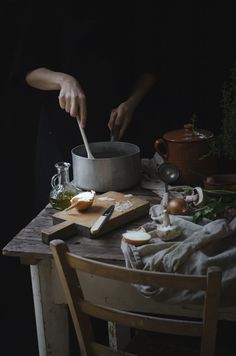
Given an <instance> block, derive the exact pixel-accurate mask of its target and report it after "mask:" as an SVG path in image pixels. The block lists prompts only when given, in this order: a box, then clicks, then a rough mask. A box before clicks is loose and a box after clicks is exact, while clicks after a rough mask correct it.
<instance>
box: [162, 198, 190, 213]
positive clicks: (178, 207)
mask: <svg viewBox="0 0 236 356" xmlns="http://www.w3.org/2000/svg"><path fill="white" fill-rule="evenodd" d="M166 209H167V212H168V213H169V214H173V215H178V214H186V213H187V211H188V205H187V203H186V201H185V200H184V199H183V198H174V199H172V200H170V201H169V203H168V204H167V206H166Z"/></svg>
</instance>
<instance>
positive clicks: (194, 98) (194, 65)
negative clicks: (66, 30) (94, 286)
mask: <svg viewBox="0 0 236 356" xmlns="http://www.w3.org/2000/svg"><path fill="white" fill-rule="evenodd" d="M183 3H184V1H183ZM187 3H188V6H189V3H190V2H189V1H188V2H186V4H187ZM196 3H197V4H196ZM217 3H218V4H215V3H214V1H208V2H207V4H201V2H195V4H194V7H193V8H192V12H191V13H192V15H191V17H190V18H188V19H186V20H188V21H186V22H185V23H183V22H180V21H179V22H178V18H175V20H174V21H173V22H172V26H173V28H172V30H173V29H174V31H175V29H176V28H177V27H178V28H179V31H182V34H184V36H186V45H188V46H189V47H183V48H178V46H177V44H176V52H175V53H173V55H175V56H176V60H175V61H172V65H171V67H170V68H169V70H168V75H167V76H166V78H167V79H168V81H167V83H166V84H165V85H164V88H165V90H166V91H167V96H166V98H168V97H169V100H168V99H165V100H166V101H164V102H162V107H165V105H166V106H170V105H171V103H172V101H171V100H173V103H174V104H173V105H176V102H178V96H176V95H175V94H176V93H177V91H178V94H180V91H181V83H182V81H184V80H186V77H187V79H188V80H187V81H186V83H188V86H187V88H186V85H185V88H184V89H183V93H182V94H183V95H182V96H181V100H180V101H179V111H178V112H179V113H181V112H183V113H184V112H188V113H189V115H190V114H191V113H196V114H197V117H198V121H197V126H199V127H202V128H207V129H211V130H212V131H213V132H215V133H216V132H217V130H218V129H219V127H220V126H221V115H222V113H221V95H222V86H223V83H224V81H225V80H226V79H227V78H228V76H229V73H230V68H231V67H232V65H233V63H234V60H235V47H236V46H235V43H236V41H235V35H234V34H235V30H234V27H233V26H234V25H233V18H232V16H233V9H232V6H233V1H227V2H225V1H219V2H217ZM26 4H27V2H26V1H23V0H19V1H10V0H8V1H6V0H5V1H1V3H0V43H1V62H2V64H1V67H0V70H1V73H0V78H1V86H0V88H1V89H0V90H1V95H0V98H1V120H0V124H1V131H0V132H1V158H2V160H1V164H2V168H1V174H0V176H1V197H2V209H1V212H2V213H1V214H3V215H2V219H1V248H2V247H4V246H5V245H6V244H7V243H8V241H9V240H10V239H11V238H13V236H14V235H15V234H16V233H17V232H19V230H20V229H22V228H23V227H24V226H25V225H26V224H27V223H28V222H29V221H30V220H31V219H32V218H33V217H34V216H33V212H32V211H33V208H32V196H33V189H34V149H35V137H36V125H37V120H38V113H39V102H38V99H37V97H35V96H34V95H33V94H32V92H31V91H30V90H26V91H21V90H19V88H16V87H12V86H11V85H10V82H9V76H10V72H11V68H12V65H13V63H14V59H15V55H16V53H17V49H18V43H19V39H20V33H21V29H22V26H23V24H24V15H25V9H26ZM186 6H187V5H186ZM180 33H181V32H180ZM185 70H186V73H190V75H184V73H185ZM162 77H164V78H165V76H162ZM168 83H169V84H168ZM173 83H175V84H173ZM186 89H187V90H186ZM168 90H169V92H168ZM186 92H187V96H186V98H187V99H186V101H184V100H183V98H184V97H185V96H184V95H185V94H184V93H186ZM159 93H160V88H159V87H157V88H155V90H154V91H153V92H152V94H150V95H149V96H148V98H147V99H145V101H144V103H143V104H142V106H141V108H140V112H142V111H144V112H147V120H146V122H145V125H147V126H146V128H145V127H144V126H143V124H142V122H140V121H138V120H135V124H134V123H133V124H132V125H131V128H130V131H129V133H128V134H127V139H128V140H130V141H135V142H137V143H138V142H140V144H141V145H142V147H145V149H144V150H143V152H142V154H143V156H145V157H152V156H153V154H154V149H153V143H154V141H155V139H156V138H158V137H159V136H160V135H162V134H163V132H165V130H166V129H169V130H172V129H173V128H176V127H178V117H176V121H174V122H169V123H168V124H167V123H166V122H164V120H162V118H161V117H158V114H159V113H158V110H157V108H156V106H157V104H158V100H159V102H160V99H158V94H159ZM163 100H164V99H163ZM187 100H189V101H188V102H187ZM185 105H186V107H188V110H187V111H185V109H186V107H185ZM189 119H190V117H188V116H186V117H182V118H181V120H180V122H182V121H186V122H187V121H189ZM148 126H149V128H148ZM0 263H1V265H0V270H1V294H0V295H1V317H0V320H1V330H2V333H1V351H0V353H1V355H2V356H9V355H11V356H15V355H24V356H37V355H38V351H37V340H36V330H35V321H34V309H33V301H32V293H31V282H30V274H29V269H28V267H27V266H24V265H21V264H20V262H19V260H18V259H17V258H12V257H6V256H1V258H0Z"/></svg>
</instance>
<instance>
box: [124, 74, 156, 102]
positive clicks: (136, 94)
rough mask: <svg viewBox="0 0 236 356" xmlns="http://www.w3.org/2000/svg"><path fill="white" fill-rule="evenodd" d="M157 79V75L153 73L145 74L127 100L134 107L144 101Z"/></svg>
mask: <svg viewBox="0 0 236 356" xmlns="http://www.w3.org/2000/svg"><path fill="white" fill-rule="evenodd" d="M156 80H157V78H156V76H155V75H153V74H151V73H150V74H149V73H147V74H143V75H142V76H141V77H140V78H139V79H138V81H137V83H136V85H135V87H134V89H133V91H132V93H131V95H130V96H129V98H128V100H127V101H128V102H130V103H131V104H132V105H133V106H134V107H136V106H138V104H139V103H140V102H141V101H142V99H143V98H144V97H145V95H146V94H147V93H148V92H149V91H150V90H151V88H152V87H153V86H154V84H155V83H156Z"/></svg>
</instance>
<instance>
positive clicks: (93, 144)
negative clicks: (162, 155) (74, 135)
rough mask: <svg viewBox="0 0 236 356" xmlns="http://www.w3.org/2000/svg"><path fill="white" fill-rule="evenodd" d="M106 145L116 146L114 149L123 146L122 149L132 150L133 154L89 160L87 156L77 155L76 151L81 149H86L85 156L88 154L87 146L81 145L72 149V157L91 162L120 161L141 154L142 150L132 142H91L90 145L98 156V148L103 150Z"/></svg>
mask: <svg viewBox="0 0 236 356" xmlns="http://www.w3.org/2000/svg"><path fill="white" fill-rule="evenodd" d="M104 145H109V146H114V147H119V146H122V147H124V146H125V147H126V148H130V149H131V150H133V152H127V154H122V155H120V156H117V157H101V158H99V157H98V158H96V157H95V158H88V157H86V156H80V155H79V154H77V153H76V152H75V151H76V150H79V149H80V148H81V149H84V150H85V154H86V149H85V145H84V144H81V145H78V146H75V147H73V148H72V149H71V154H72V156H73V155H74V156H76V157H79V158H80V159H84V160H90V161H94V160H96V161H98V160H99V161H103V160H106V161H107V160H111V159H112V160H119V159H121V158H128V157H133V156H134V155H136V154H140V148H139V146H137V145H136V144H134V143H130V142H123V141H112V142H111V141H98V142H91V143H90V144H89V146H90V149H91V151H92V153H93V154H95V155H96V148H101V147H102V146H104Z"/></svg>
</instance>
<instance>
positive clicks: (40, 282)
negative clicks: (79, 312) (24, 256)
mask: <svg viewBox="0 0 236 356" xmlns="http://www.w3.org/2000/svg"><path fill="white" fill-rule="evenodd" d="M30 269H31V281H32V289H33V299H34V308H35V319H36V328H37V337H38V347H39V356H69V326H68V310H67V306H66V305H65V304H56V303H55V298H54V290H53V288H54V284H55V283H54V279H55V278H54V277H55V274H54V270H53V267H52V262H51V261H50V260H42V261H40V262H39V263H38V264H37V265H31V266H30Z"/></svg>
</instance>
